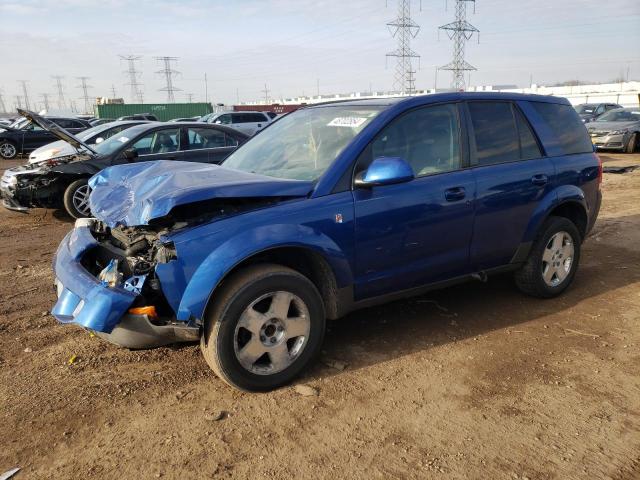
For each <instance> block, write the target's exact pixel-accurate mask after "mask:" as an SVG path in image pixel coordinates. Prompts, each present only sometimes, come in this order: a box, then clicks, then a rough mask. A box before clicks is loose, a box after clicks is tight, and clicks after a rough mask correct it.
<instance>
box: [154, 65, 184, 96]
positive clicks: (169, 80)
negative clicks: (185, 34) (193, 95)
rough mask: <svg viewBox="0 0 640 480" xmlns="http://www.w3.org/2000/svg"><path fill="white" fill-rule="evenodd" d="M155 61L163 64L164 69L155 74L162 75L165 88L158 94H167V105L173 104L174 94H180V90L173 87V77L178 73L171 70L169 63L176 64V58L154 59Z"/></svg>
mask: <svg viewBox="0 0 640 480" xmlns="http://www.w3.org/2000/svg"><path fill="white" fill-rule="evenodd" d="M155 59H156V60H158V61H160V62H163V63H164V68H163V69H162V70H158V71H157V72H156V73H159V74H161V75H164V81H165V87H164V88H161V89H160V90H159V91H160V92H167V103H175V101H176V100H175V97H174V95H173V93H174V92H181V91H182V90H181V89H179V88H177V87H175V86H174V85H173V77H174V76H175V75H177V74H179V73H180V72H178V71H177V70H173V69H172V68H171V62H177V61H178V57H155Z"/></svg>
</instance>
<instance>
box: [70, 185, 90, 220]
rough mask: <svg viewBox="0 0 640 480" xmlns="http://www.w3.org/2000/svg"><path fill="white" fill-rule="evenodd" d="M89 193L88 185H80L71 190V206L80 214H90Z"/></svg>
mask: <svg viewBox="0 0 640 480" xmlns="http://www.w3.org/2000/svg"><path fill="white" fill-rule="evenodd" d="M90 194H91V188H90V187H89V185H82V186H80V187H78V188H77V189H76V191H75V192H73V206H74V207H75V209H76V210H77V211H78V212H80V213H81V214H82V215H85V216H89V215H91V209H90V208H89V195H90Z"/></svg>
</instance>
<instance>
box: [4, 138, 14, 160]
mask: <svg viewBox="0 0 640 480" xmlns="http://www.w3.org/2000/svg"><path fill="white" fill-rule="evenodd" d="M17 156H18V149H17V148H16V146H15V145H14V144H13V143H12V142H9V141H8V140H5V141H3V142H0V157H2V158H4V159H5V160H11V159H13V158H16V157H17Z"/></svg>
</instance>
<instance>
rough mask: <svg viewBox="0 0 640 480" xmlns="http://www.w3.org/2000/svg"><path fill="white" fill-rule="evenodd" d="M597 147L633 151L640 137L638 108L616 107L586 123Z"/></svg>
mask: <svg viewBox="0 0 640 480" xmlns="http://www.w3.org/2000/svg"><path fill="white" fill-rule="evenodd" d="M586 127H587V131H588V132H589V135H590V136H591V141H592V142H593V144H594V145H595V147H596V148H597V149H599V150H600V149H602V150H619V151H623V152H626V153H633V152H634V151H636V149H637V148H638V143H639V142H638V140H639V139H640V108H637V107H634V108H618V109H616V110H611V111H609V112H607V113H605V114H604V115H601V116H600V117H598V118H597V119H596V120H595V121H593V122H590V123H588V124H587V125H586Z"/></svg>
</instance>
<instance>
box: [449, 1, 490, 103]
mask: <svg viewBox="0 0 640 480" xmlns="http://www.w3.org/2000/svg"><path fill="white" fill-rule="evenodd" d="M455 2H456V19H455V21H454V22H451V23H447V24H446V25H442V26H441V27H439V29H440V30H444V31H446V32H447V35H448V36H449V38H450V39H451V40H453V60H452V61H451V62H449V63H447V64H446V65H444V66H442V67H440V70H451V71H452V72H453V79H452V81H451V87H452V88H454V89H456V90H464V88H465V81H464V72H465V71H471V70H476V68H475V67H474V66H473V65H470V64H469V63H467V62H466V61H465V59H464V47H465V43H466V42H467V40H470V39H471V37H472V36H473V34H474V33H477V34H478V42H479V41H480V30H478V29H477V28H476V27H474V26H473V25H471V24H470V23H469V22H467V2H473V8H474V11H475V5H476V3H475V2H476V0H455Z"/></svg>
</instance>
